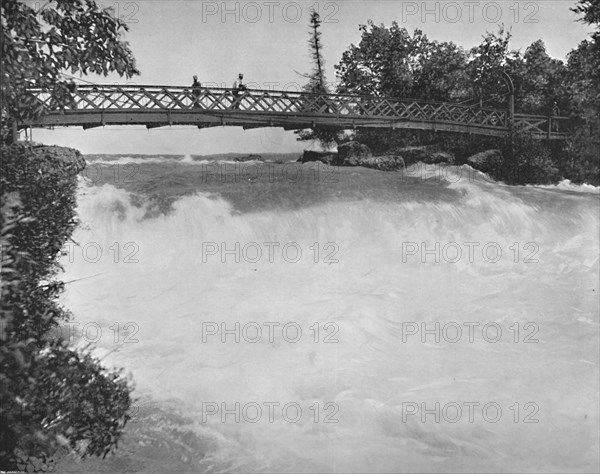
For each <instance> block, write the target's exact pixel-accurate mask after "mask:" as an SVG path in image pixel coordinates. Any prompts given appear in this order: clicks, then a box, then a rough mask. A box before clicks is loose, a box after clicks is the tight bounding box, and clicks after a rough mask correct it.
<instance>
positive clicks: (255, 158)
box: [233, 155, 265, 163]
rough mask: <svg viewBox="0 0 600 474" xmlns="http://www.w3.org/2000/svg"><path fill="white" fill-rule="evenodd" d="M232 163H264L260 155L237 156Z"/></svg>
mask: <svg viewBox="0 0 600 474" xmlns="http://www.w3.org/2000/svg"><path fill="white" fill-rule="evenodd" d="M233 161H239V162H242V163H243V162H245V161H265V160H264V159H263V157H262V156H260V155H248V156H237V157H235V158H234V159H233Z"/></svg>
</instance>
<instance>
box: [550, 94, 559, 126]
mask: <svg viewBox="0 0 600 474" xmlns="http://www.w3.org/2000/svg"><path fill="white" fill-rule="evenodd" d="M550 115H551V118H550V120H552V131H553V132H558V120H557V119H556V118H554V117H558V116H560V109H559V108H558V103H557V102H556V101H554V103H553V104H552V112H551V113H550Z"/></svg>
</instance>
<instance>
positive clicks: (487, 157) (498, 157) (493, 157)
mask: <svg viewBox="0 0 600 474" xmlns="http://www.w3.org/2000/svg"><path fill="white" fill-rule="evenodd" d="M503 161H504V159H503V157H502V152H501V151H500V150H486V151H482V152H481V153H477V154H476V155H473V156H470V157H469V158H467V163H468V164H469V165H470V166H472V167H473V168H475V169H476V170H479V171H483V172H484V173H489V172H490V171H494V170H498V169H499V168H500V167H501V166H502V163H503Z"/></svg>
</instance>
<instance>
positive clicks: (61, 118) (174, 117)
mask: <svg viewBox="0 0 600 474" xmlns="http://www.w3.org/2000/svg"><path fill="white" fill-rule="evenodd" d="M29 92H30V93H31V94H33V95H34V97H35V98H36V100H37V101H39V102H40V103H41V104H42V105H43V108H44V113H43V114H42V115H41V117H39V118H38V119H37V120H35V121H32V122H26V123H21V124H19V127H54V126H82V127H83V128H84V129H87V128H92V127H99V126H104V125H145V126H146V127H148V128H155V127H163V126H169V125H195V126H197V127H198V128H205V127H214V126H223V125H228V126H242V127H244V128H246V129H248V128H259V127H283V128H284V129H287V130H297V129H304V128H314V127H333V128H338V129H352V128H364V127H367V128H403V129H419V130H437V131H450V132H460V133H470V134H477V135H489V136H502V135H504V134H505V133H506V131H507V129H508V126H509V124H510V123H511V122H512V123H513V124H514V126H515V127H517V128H520V129H523V130H527V131H529V132H531V133H532V134H533V135H534V136H535V137H537V138H543V139H564V137H565V132H566V122H565V121H566V120H568V119H566V118H565V117H557V116H537V115H523V114H514V113H513V112H511V110H512V107H511V110H502V109H493V108H482V107H473V106H467V105H461V104H454V103H447V102H431V101H426V100H413V99H401V98H389V97H374V96H356V95H343V94H309V93H303V92H289V91H287V92H286V91H272V90H269V91H267V90H247V91H244V92H240V93H239V94H236V91H234V90H232V89H223V88H204V87H202V88H198V89H194V88H192V87H170V86H137V85H136V86H110V85H89V86H79V87H77V88H75V89H74V90H73V92H72V97H73V99H74V105H73V106H72V107H69V106H59V105H58V104H57V103H56V102H55V101H54V99H53V98H52V96H51V94H50V93H49V92H48V91H44V90H42V89H30V90H29Z"/></svg>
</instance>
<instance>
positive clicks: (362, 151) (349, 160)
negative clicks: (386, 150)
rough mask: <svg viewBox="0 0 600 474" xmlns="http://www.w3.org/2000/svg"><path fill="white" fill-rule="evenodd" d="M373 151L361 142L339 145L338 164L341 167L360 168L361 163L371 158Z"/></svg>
mask: <svg viewBox="0 0 600 474" xmlns="http://www.w3.org/2000/svg"><path fill="white" fill-rule="evenodd" d="M372 156H373V153H372V152H371V149H370V148H369V147H368V146H367V145H364V144H362V143H359V142H346V143H342V144H341V145H338V155H337V157H338V162H339V164H340V165H341V166H360V165H359V162H360V161H361V160H362V161H364V160H366V159H367V158H371V157H372Z"/></svg>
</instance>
